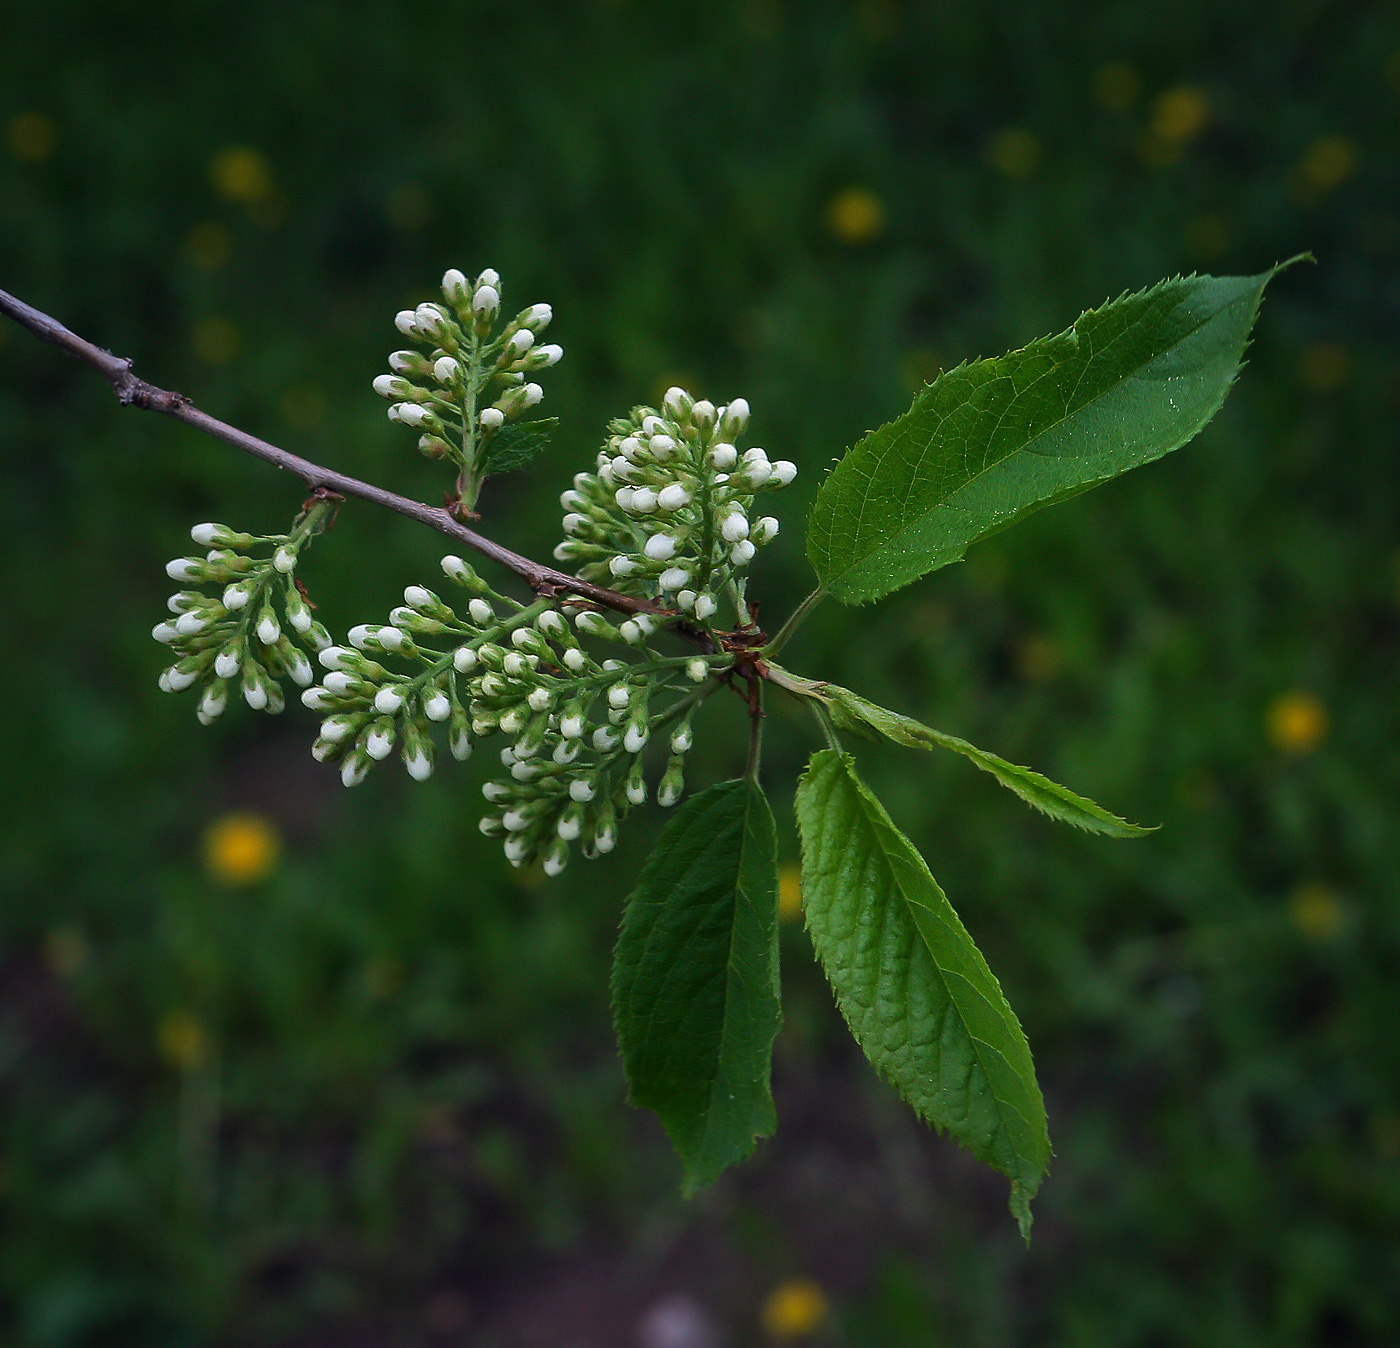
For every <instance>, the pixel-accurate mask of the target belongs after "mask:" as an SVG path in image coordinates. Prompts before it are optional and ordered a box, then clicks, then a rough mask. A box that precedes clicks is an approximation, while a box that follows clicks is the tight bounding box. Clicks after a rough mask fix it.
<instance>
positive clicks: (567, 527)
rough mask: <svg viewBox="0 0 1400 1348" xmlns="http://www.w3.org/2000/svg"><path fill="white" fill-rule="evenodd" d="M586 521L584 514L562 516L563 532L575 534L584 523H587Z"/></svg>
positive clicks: (586, 517)
mask: <svg viewBox="0 0 1400 1348" xmlns="http://www.w3.org/2000/svg"><path fill="white" fill-rule="evenodd" d="M587 523H588V516H586V515H578V514H572V515H565V516H564V519H563V528H564V532H565V533H566V534H576V533H578V532H579V530H580V529H582V528H583V526H584V525H585V524H587Z"/></svg>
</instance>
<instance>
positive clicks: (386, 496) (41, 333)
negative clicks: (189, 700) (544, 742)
mask: <svg viewBox="0 0 1400 1348" xmlns="http://www.w3.org/2000/svg"><path fill="white" fill-rule="evenodd" d="M0 313H5V314H8V315H9V316H10V317H11V318H13V319H14V320H15V322H16V323H18V324H19V325H20V326H21V327H22V328H27V329H28V330H29V331H30V332H32V333H33V334H34V335H35V336H36V337H38V338H40V339H42V340H43V341H46V342H51V343H52V344H53V345H54V346H57V347H59V348H61V349H62V350H64V351H66V352H68V354H69V355H70V356H76V357H77V358H78V359H79V360H81V361H83V362H85V363H86V364H88V365H91V366H92V368H93V369H95V370H96V371H97V372H98V373H99V374H100V375H101V376H102V377H103V378H104V379H105V380H106V381H107V382H108V383H109V384H110V385H111V386H112V391H113V392H114V393H115V394H116V395H117V398H118V399H119V400H120V402H121V404H122V406H123V407H140V408H144V409H146V410H147V411H150V412H163V413H165V415H166V416H171V417H174V418H175V420H176V421H183V422H184V423H185V424H186V425H187V426H194V427H195V428H196V429H198V430H201V431H204V432H206V433H207V434H209V435H212V436H214V437H215V439H218V440H223V441H224V442H225V443H226V444H230V445H233V446H234V447H235V448H236V449H241V450H243V451H245V452H246V453H248V454H252V455H253V456H254V457H255V458H259V459H263V460H264V461H266V462H267V463H270V464H272V465H273V466H274V467H276V468H281V469H283V470H285V471H286V472H289V473H294V474H295V475H296V476H297V477H299V478H301V480H302V481H303V482H305V483H306V485H307V487H308V488H310V489H311V490H312V491H313V492H336V493H338V494H339V495H341V496H355V497H358V498H359V499H360V500H362V501H372V502H373V503H374V504H375V505H380V506H383V507H384V508H385V509H387V510H394V511H397V512H398V513H399V514H400V515H407V516H408V518H409V519H413V520H417V521H418V522H419V523H420V524H426V525H427V526H428V527H429V528H430V529H436V530H437V531H438V532H439V533H440V534H446V535H447V537H448V538H452V539H455V540H456V541H457V542H459V543H463V544H465V545H466V546H467V547H469V548H471V549H472V551H473V552H477V553H479V554H480V555H481V556H483V557H489V558H490V559H491V560H492V561H493V562H497V563H499V564H500V565H501V566H503V567H505V568H506V569H507V570H508V571H513V572H514V573H515V574H516V575H517V576H519V577H520V578H521V579H522V580H524V581H525V583H526V584H527V585H529V586H530V588H531V589H532V590H534V591H535V593H536V594H538V595H541V596H542V597H545V598H551V599H553V598H558V597H559V596H561V595H575V596H577V597H578V598H580V599H585V600H588V601H589V602H591V603H594V604H597V605H599V606H600V607H602V608H609V609H613V610H614V611H616V612H618V613H655V614H660V615H663V616H666V617H669V616H671V613H670V611H669V610H667V609H666V608H664V607H663V606H662V605H660V604H658V603H656V602H655V601H654V600H651V599H643V598H640V597H638V596H636V595H629V594H618V593H617V591H615V590H609V589H605V588H604V587H603V586H601V585H593V584H591V583H590V582H588V581H586V580H580V579H579V578H578V577H577V576H571V575H569V574H568V573H567V572H564V571H558V570H556V569H555V568H554V567H552V566H542V565H540V563H539V562H534V561H531V560H530V558H528V557H522V556H521V555H520V554H519V553H518V552H512V551H511V550H510V549H509V548H506V547H503V546H502V545H501V544H499V543H496V542H494V541H493V540H492V539H489V538H487V537H485V536H484V535H482V534H479V533H477V532H476V530H475V529H469V528H468V527H467V526H466V525H465V524H463V523H461V521H460V520H457V519H454V518H453V516H452V515H451V513H450V512H449V511H448V510H446V509H444V508H443V507H441V506H430V505H425V504H424V503H423V502H422V501H414V500H412V499H411V498H409V497H407V496H399V495H398V494H397V493H395V492H391V491H386V490H385V489H384V488H383V487H376V486H375V485H374V484H373V483H370V482H361V481H360V480H359V478H354V477H350V476H348V475H347V474H345V473H338V472H336V471H335V470H334V469H333V468H322V467H321V466H320V464H315V463H312V462H311V461H310V460H309V459H303V458H302V457H301V456H300V455H297V454H292V453H290V452H288V451H287V450H285V449H279V448H278V446H276V445H273V444H269V443H268V442H267V441H266V440H260V439H258V437H257V436H255V435H249V434H248V433H247V432H246V431H240V430H239V429H238V428H237V427H236V426H230V425H229V424H228V423H227V422H225V421H220V420H219V419H218V418H217V417H211V416H210V415H209V414H208V413H207V412H201V411H200V410H199V408H197V407H196V406H195V405H194V404H193V403H192V402H191V401H190V400H189V399H188V398H187V397H185V395H184V394H183V393H174V392H171V391H170V390H168V389H162V388H157V387H156V386H155V385H154V384H148V383H147V382H146V381H145V380H144V379H139V378H137V376H136V375H134V374H133V373H132V372H131V361H129V360H127V359H125V358H124V357H122V356H114V355H113V354H112V353H111V352H110V351H104V350H103V349H102V348H101V347H100V346H94V345H93V344H92V343H91V342H89V341H87V340H86V339H85V338H83V337H79V336H78V335H77V333H75V332H70V331H69V330H68V329H67V328H65V327H64V326H63V324H62V323H60V322H59V321H58V320H57V319H55V318H50V317H49V315H48V314H45V313H41V312H40V311H39V310H38V309H35V308H32V307H31V306H30V305H28V304H25V303H24V301H23V300H19V299H16V298H15V297H14V296H13V295H11V294H9V293H7V292H6V291H4V290H0ZM677 626H678V628H679V629H680V630H682V632H683V634H684V635H686V636H691V633H692V631H693V630H694V629H691V630H686V629H687V628H688V627H689V625H688V624H685V623H681V624H677ZM702 635H703V634H702ZM692 639H693V637H692ZM704 644H705V645H708V644H709V643H708V640H706V641H705V642H704Z"/></svg>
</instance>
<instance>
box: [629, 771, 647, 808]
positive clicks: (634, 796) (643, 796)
mask: <svg viewBox="0 0 1400 1348" xmlns="http://www.w3.org/2000/svg"><path fill="white" fill-rule="evenodd" d="M623 790H625V791H626V793H627V803H628V804H629V805H645V804H646V803H647V784H646V783H645V782H644V781H643V780H642V779H641V778H640V777H629V778H628V779H627V785H626V786H625V787H624V788H623Z"/></svg>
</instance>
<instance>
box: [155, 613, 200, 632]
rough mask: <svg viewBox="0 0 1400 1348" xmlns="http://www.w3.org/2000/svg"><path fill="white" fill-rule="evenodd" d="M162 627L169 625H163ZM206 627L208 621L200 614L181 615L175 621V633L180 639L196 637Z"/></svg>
mask: <svg viewBox="0 0 1400 1348" xmlns="http://www.w3.org/2000/svg"><path fill="white" fill-rule="evenodd" d="M162 626H169V624H167V623H163V624H162ZM208 626H209V621H208V619H207V618H205V617H204V616H203V615H202V614H200V613H182V614H181V615H180V616H179V617H178V618H177V619H176V620H175V631H176V633H177V634H178V635H180V636H182V637H195V636H198V635H199V634H200V633H201V632H202V631H204V629H205V628H206V627H208Z"/></svg>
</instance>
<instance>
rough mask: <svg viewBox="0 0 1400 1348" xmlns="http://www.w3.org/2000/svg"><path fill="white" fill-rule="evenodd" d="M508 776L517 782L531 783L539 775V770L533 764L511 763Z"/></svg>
mask: <svg viewBox="0 0 1400 1348" xmlns="http://www.w3.org/2000/svg"><path fill="white" fill-rule="evenodd" d="M510 775H511V776H512V777H514V778H515V780H516V781H517V782H533V781H534V780H535V778H536V777H538V776H539V775H540V770H539V768H538V767H537V766H536V765H535V764H534V763H512V764H511V768H510Z"/></svg>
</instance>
